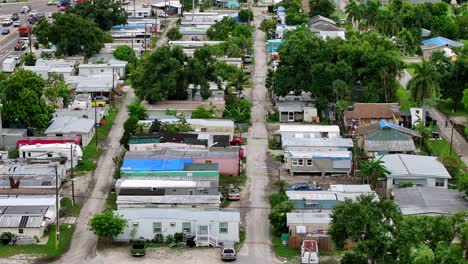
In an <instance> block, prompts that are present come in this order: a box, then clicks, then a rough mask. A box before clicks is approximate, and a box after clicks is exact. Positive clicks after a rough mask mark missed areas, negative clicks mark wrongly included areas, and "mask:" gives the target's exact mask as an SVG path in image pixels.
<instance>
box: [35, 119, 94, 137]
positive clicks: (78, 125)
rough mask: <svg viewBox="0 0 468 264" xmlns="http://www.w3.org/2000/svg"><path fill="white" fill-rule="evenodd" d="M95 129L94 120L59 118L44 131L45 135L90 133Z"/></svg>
mask: <svg viewBox="0 0 468 264" xmlns="http://www.w3.org/2000/svg"><path fill="white" fill-rule="evenodd" d="M93 128H94V120H93V119H86V118H79V117H57V118H55V119H53V122H52V124H50V126H49V127H48V128H47V129H46V130H45V131H44V134H70V133H89V132H90V131H91V130H92V129H93Z"/></svg>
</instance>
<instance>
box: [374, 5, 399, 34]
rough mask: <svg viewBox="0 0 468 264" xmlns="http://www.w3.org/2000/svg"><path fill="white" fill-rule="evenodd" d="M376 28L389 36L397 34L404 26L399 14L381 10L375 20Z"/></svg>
mask: <svg viewBox="0 0 468 264" xmlns="http://www.w3.org/2000/svg"><path fill="white" fill-rule="evenodd" d="M374 28H375V29H377V30H378V31H379V32H380V33H382V34H384V35H387V36H394V35H396V34H397V33H398V32H399V31H400V29H401V28H402V22H401V19H400V16H399V15H398V14H395V13H392V12H390V11H388V10H385V9H384V10H379V11H378V12H377V16H376V17H375V21H374Z"/></svg>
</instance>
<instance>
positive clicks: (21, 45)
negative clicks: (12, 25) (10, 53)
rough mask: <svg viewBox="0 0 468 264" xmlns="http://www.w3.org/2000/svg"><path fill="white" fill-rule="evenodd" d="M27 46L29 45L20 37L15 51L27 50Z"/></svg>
mask: <svg viewBox="0 0 468 264" xmlns="http://www.w3.org/2000/svg"><path fill="white" fill-rule="evenodd" d="M27 47H28V45H27V44H26V43H24V41H23V40H22V39H19V40H18V43H16V46H15V51H20V50H25V49H26V48H27Z"/></svg>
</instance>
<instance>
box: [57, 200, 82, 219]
mask: <svg viewBox="0 0 468 264" xmlns="http://www.w3.org/2000/svg"><path fill="white" fill-rule="evenodd" d="M80 210H81V206H80V205H79V204H78V203H75V204H73V202H72V199H70V198H69V197H63V198H62V200H60V217H66V216H78V215H79V214H80Z"/></svg>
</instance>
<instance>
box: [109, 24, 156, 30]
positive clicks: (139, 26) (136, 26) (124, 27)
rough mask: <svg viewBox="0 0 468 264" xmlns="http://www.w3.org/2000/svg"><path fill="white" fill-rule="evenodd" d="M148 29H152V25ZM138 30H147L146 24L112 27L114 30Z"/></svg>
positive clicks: (148, 25)
mask: <svg viewBox="0 0 468 264" xmlns="http://www.w3.org/2000/svg"><path fill="white" fill-rule="evenodd" d="M146 27H147V28H151V24H147V25H146ZM138 28H145V24H139V25H117V26H112V29H138Z"/></svg>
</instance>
